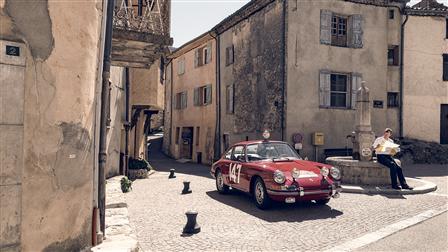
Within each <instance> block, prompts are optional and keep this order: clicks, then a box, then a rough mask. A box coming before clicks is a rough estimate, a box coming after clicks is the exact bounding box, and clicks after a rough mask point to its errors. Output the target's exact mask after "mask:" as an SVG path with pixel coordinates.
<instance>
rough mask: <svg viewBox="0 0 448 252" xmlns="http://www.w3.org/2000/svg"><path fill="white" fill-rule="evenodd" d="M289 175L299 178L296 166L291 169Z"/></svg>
mask: <svg viewBox="0 0 448 252" xmlns="http://www.w3.org/2000/svg"><path fill="white" fill-rule="evenodd" d="M291 176H292V177H293V178H294V179H299V177H300V171H298V170H297V169H296V168H294V169H293V170H292V172H291Z"/></svg>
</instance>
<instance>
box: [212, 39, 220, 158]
mask: <svg viewBox="0 0 448 252" xmlns="http://www.w3.org/2000/svg"><path fill="white" fill-rule="evenodd" d="M210 35H211V36H212V37H213V38H214V39H215V41H216V65H215V67H216V74H215V76H216V80H215V82H216V127H215V143H214V149H215V151H214V153H213V154H214V155H213V158H214V160H218V159H219V157H220V156H221V43H220V41H219V35H218V34H216V35H214V34H213V33H210Z"/></svg>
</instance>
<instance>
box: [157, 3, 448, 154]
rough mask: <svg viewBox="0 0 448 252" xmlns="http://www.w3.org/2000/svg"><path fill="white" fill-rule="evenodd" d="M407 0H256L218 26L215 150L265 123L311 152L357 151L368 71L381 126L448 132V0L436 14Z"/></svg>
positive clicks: (424, 134)
mask: <svg viewBox="0 0 448 252" xmlns="http://www.w3.org/2000/svg"><path fill="white" fill-rule="evenodd" d="M407 2H408V1H406V0H381V1H373V0H331V1H312V0H301V1H298V0H291V1H282V0H260V1H251V2H249V3H248V4H246V5H245V6H243V7H242V8H241V9H240V10H238V11H236V12H235V13H234V14H232V15H231V16H229V17H228V18H226V19H224V20H223V21H222V22H220V23H219V24H217V25H216V26H215V27H214V28H212V29H211V30H210V32H209V33H208V34H210V36H212V37H216V38H217V45H216V47H217V50H218V53H217V55H216V57H217V59H218V60H217V64H216V69H217V71H216V74H215V76H216V79H217V83H216V86H217V88H216V97H217V108H216V119H217V120H216V124H215V125H216V132H215V144H214V145H213V147H214V153H215V155H214V158H215V159H216V158H218V157H219V156H220V154H221V153H223V151H224V150H225V149H226V148H227V147H228V146H230V145H232V144H234V143H236V142H239V141H242V140H246V139H250V140H252V139H257V138H261V133H262V132H263V130H264V129H268V130H270V131H271V133H272V138H273V139H278V140H284V141H287V142H289V143H291V144H294V145H295V146H296V147H297V148H298V149H299V152H300V154H302V155H303V156H307V157H309V158H311V159H317V160H322V159H323V157H324V155H325V154H326V153H328V152H341V151H344V152H347V151H350V149H351V148H352V143H351V138H350V135H351V134H352V131H353V130H354V120H355V107H354V105H355V103H356V90H357V89H358V88H359V87H360V83H361V81H366V85H367V87H368V88H369V89H370V94H371V98H372V100H373V102H372V104H371V106H372V128H373V131H374V132H375V133H376V134H377V135H379V134H381V133H382V130H383V129H384V128H386V127H390V128H393V129H394V135H395V136H405V137H415V138H419V139H423V140H431V141H437V142H438V141H439V137H440V139H441V138H442V137H441V135H444V134H446V133H444V132H445V131H443V128H446V126H444V125H446V120H445V119H444V118H445V117H446V115H445V114H444V113H447V112H446V105H445V104H446V99H447V98H448V96H447V90H446V85H443V84H444V83H442V82H443V81H442V72H443V69H442V68H443V66H447V64H445V63H446V60H445V61H444V59H447V57H448V56H447V57H445V56H443V55H445V54H446V40H445V37H444V36H445V33H446V17H447V15H446V9H444V8H445V7H441V5H437V6H438V7H432V9H433V10H432V12H430V13H431V15H430V14H429V12H428V9H427V8H423V10H425V11H423V10H421V9H422V8H420V9H418V10H417V8H418V7H417V6H415V7H414V8H409V7H406V4H407ZM426 2H433V3H436V2H435V1H429V0H428V1H426V0H425V1H423V2H422V3H421V4H422V5H423V4H425V3H426ZM435 8H436V9H437V10H435ZM423 15H424V17H423ZM420 31H421V32H422V33H428V32H429V33H431V36H430V34H428V36H418V34H420ZM423 31H424V32H423ZM407 33H409V35H408V36H406V34H407ZM432 33H435V34H436V36H433V35H432ZM403 34H404V35H403ZM429 37H430V38H433V39H431V40H430V41H429V44H428V43H426V42H425V41H426V40H427V38H429ZM193 41H195V40H193ZM416 43H418V45H417V44H416ZM403 44H404V45H405V46H406V47H405V48H404V47H403V46H402V45H403ZM188 46H191V44H190V43H187V44H186V45H184V46H183V47H188ZM427 46H429V47H427ZM416 48H417V49H416ZM418 48H421V49H418ZM403 50H404V52H403ZM421 51H424V52H430V53H425V54H422V53H419V52H421ZM434 55H439V56H440V57H439V56H437V57H438V58H437V59H436V58H435V57H436V56H434ZM408 58H409V59H408ZM421 62H427V64H424V65H425V67H427V68H428V69H427V70H426V71H425V73H423V74H422V73H421V71H417V70H416V68H419V69H421V66H422V65H421ZM434 62H439V63H438V64H437V66H435V65H434ZM443 62H445V63H443ZM190 64H192V62H190ZM188 67H189V66H188V62H187V64H186V68H188ZM408 68H409V70H407V69H408ZM208 74H210V73H208ZM174 76H176V75H175V74H174ZM187 76H188V75H187ZM195 78H198V77H195ZM207 78H211V76H207ZM168 79H169V77H167V80H168ZM423 80H425V81H426V83H428V84H427V85H426V86H425V87H424V88H423V89H422V88H421V83H422V82H423ZM173 86H176V84H173ZM417 87H420V88H417ZM422 90H426V91H425V92H426V93H425V94H423V93H422V92H421V91H422ZM168 92H169V91H167V94H168ZM402 93H403V94H404V97H403V95H401V94H402ZM402 97H403V98H402ZM167 106H169V102H167ZM415 106H419V108H418V109H415ZM172 111H174V110H172ZM422 114H424V116H423V115H422ZM437 117H438V118H439V119H437ZM422 119H424V122H423V123H421V122H420V123H417V122H418V121H421V120H422ZM165 120H166V121H165V123H169V121H167V120H168V119H167V118H165ZM185 120H187V119H185ZM188 120H193V122H191V123H190V124H194V123H195V122H197V121H198V118H196V117H195V116H191V117H188ZM434 122H436V123H434ZM416 124H419V126H418V127H410V126H407V125H416ZM167 125H168V124H167ZM439 125H440V126H439ZM440 129H442V130H440ZM173 134H174V133H173ZM293 139H294V140H293ZM317 139H319V140H323V141H317ZM441 142H443V141H441ZM167 143H169V142H165V145H166V144H167ZM296 143H299V144H297V145H296ZM175 156H176V155H175ZM176 157H178V156H176Z"/></svg>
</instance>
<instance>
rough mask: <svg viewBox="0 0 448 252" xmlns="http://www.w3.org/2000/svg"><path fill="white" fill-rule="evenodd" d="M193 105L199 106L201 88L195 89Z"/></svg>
mask: <svg viewBox="0 0 448 252" xmlns="http://www.w3.org/2000/svg"><path fill="white" fill-rule="evenodd" d="M193 105H194V106H199V88H195V89H194V97H193Z"/></svg>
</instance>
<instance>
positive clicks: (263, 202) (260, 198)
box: [252, 178, 271, 209]
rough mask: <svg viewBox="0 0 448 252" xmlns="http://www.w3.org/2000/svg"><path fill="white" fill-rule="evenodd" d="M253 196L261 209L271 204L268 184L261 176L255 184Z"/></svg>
mask: <svg viewBox="0 0 448 252" xmlns="http://www.w3.org/2000/svg"><path fill="white" fill-rule="evenodd" d="M252 192H253V197H254V201H255V205H256V206H257V207H258V208H260V209H267V208H269V207H270V206H271V199H270V198H269V195H268V193H267V191H266V186H265V185H264V183H263V180H262V179H261V178H257V179H256V180H255V183H254V184H253V189H252Z"/></svg>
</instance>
